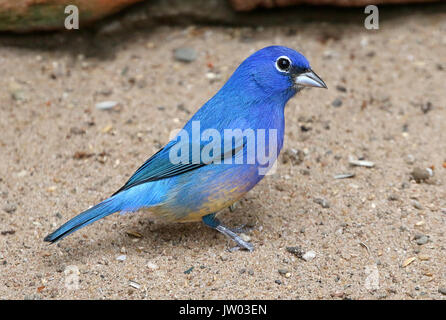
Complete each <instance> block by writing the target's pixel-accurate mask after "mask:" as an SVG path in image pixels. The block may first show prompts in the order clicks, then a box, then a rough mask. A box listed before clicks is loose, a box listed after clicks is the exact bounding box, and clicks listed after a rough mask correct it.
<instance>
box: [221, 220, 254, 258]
mask: <svg viewBox="0 0 446 320" xmlns="http://www.w3.org/2000/svg"><path fill="white" fill-rule="evenodd" d="M216 229H217V230H218V231H220V232H221V233H223V234H224V235H225V236H227V237H229V238H231V239H232V240H233V241H234V242H235V243H237V245H238V247H239V248H240V249H246V250H248V251H249V252H252V251H254V246H253V245H252V244H251V243H249V242H247V241H245V240H243V239H242V238H240V236H239V235H238V234H236V233H235V232H234V231H232V230H230V229H229V228H226V227H225V226H223V225H221V224H220V225H218V226H217V227H216ZM230 251H231V252H233V251H236V250H235V248H231V249H230Z"/></svg>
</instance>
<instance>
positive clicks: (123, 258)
mask: <svg viewBox="0 0 446 320" xmlns="http://www.w3.org/2000/svg"><path fill="white" fill-rule="evenodd" d="M126 259H127V256H126V255H125V254H121V255H120V256H118V257H116V260H118V261H121V262H122V261H125V260H126Z"/></svg>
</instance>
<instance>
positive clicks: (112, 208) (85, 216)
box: [44, 197, 121, 243]
mask: <svg viewBox="0 0 446 320" xmlns="http://www.w3.org/2000/svg"><path fill="white" fill-rule="evenodd" d="M120 210H121V209H120V201H119V198H117V197H111V198H108V199H107V200H104V201H103V202H101V203H99V204H97V205H95V206H94V207H92V208H90V209H88V210H85V211H84V212H82V213H81V214H79V215H77V216H76V217H74V218H73V219H71V220H70V221H68V222H66V223H65V224H63V225H62V226H61V227H59V229H57V230H56V231H54V232H53V233H51V234H49V235H47V236H46V237H45V239H44V241H47V242H51V243H54V242H56V241H58V240H60V239H63V238H65V237H66V236H68V235H69V234H70V233H72V232H74V231H76V230H79V229H81V228H83V227H85V226H87V225H89V224H90V223H93V222H95V221H97V220H99V219H102V218H104V217H106V216H108V215H110V214H112V213H115V212H117V211H120Z"/></svg>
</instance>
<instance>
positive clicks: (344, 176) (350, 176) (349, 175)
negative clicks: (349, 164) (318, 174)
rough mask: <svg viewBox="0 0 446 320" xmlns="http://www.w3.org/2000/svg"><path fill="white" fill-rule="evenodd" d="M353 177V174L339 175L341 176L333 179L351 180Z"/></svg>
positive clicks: (338, 175)
mask: <svg viewBox="0 0 446 320" xmlns="http://www.w3.org/2000/svg"><path fill="white" fill-rule="evenodd" d="M354 176H355V174H354V173H341V174H337V175H335V176H334V177H333V178H335V179H349V178H353V177H354Z"/></svg>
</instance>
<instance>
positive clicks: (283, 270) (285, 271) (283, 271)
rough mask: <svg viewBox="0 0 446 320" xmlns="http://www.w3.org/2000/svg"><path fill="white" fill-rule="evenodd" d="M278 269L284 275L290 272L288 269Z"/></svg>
mask: <svg viewBox="0 0 446 320" xmlns="http://www.w3.org/2000/svg"><path fill="white" fill-rule="evenodd" d="M277 271H278V272H279V273H280V274H281V275H282V276H284V275H286V274H287V273H289V272H288V270H287V269H279V270H277Z"/></svg>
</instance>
